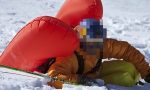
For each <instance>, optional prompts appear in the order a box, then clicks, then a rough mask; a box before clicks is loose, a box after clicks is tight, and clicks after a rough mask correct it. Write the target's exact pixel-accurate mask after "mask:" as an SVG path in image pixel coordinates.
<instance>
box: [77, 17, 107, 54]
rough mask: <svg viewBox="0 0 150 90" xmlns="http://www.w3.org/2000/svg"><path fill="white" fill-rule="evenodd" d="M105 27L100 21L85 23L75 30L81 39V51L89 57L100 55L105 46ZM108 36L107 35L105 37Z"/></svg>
mask: <svg viewBox="0 0 150 90" xmlns="http://www.w3.org/2000/svg"><path fill="white" fill-rule="evenodd" d="M102 29H103V26H102V25H100V23H99V21H90V20H87V21H83V22H81V23H80V25H79V26H77V27H75V28H74V30H76V31H77V32H78V35H79V38H80V49H82V50H83V51H85V52H87V54H89V55H98V54H100V48H102V45H103V38H104V34H103V33H104V32H103V30H102ZM105 36H106V35H105Z"/></svg>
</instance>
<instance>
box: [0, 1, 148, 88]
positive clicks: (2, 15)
mask: <svg viewBox="0 0 150 90" xmlns="http://www.w3.org/2000/svg"><path fill="white" fill-rule="evenodd" d="M102 1H103V6H104V17H103V23H104V27H105V28H107V30H108V37H110V38H115V39H118V40H125V41H128V42H129V43H131V44H132V45H133V46H134V47H136V48H137V49H138V50H140V51H141V52H142V53H143V54H144V55H145V57H146V59H147V61H148V62H150V35H149V34H150V9H149V8H150V0H115V1H114V0H102ZM63 2H64V0H0V7H1V9H0V53H2V52H3V51H4V49H5V48H6V46H7V45H8V44H9V42H10V41H11V40H12V38H13V37H14V36H15V35H16V33H17V32H18V31H19V30H20V29H21V28H22V27H23V26H24V25H26V24H27V23H28V22H29V21H31V20H32V19H34V18H36V17H38V16H43V15H44V16H45V15H48V16H55V14H56V13H57V11H58V9H59V7H60V6H61V5H62V3H63ZM2 70H3V69H2ZM0 81H1V82H0V90H53V89H54V88H52V87H50V86H47V85H46V83H45V79H42V78H38V79H37V78H32V79H31V78H29V77H22V76H20V75H17V76H16V75H10V74H6V73H5V74H4V73H0ZM149 88H150V85H149V84H145V85H144V86H142V87H139V86H135V87H132V88H128V87H121V86H115V85H107V86H102V87H97V86H93V87H88V86H74V85H68V84H64V87H63V89H64V90H70V89H73V90H94V89H96V90H97V89H98V90H149Z"/></svg>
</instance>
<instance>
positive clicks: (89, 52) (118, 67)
mask: <svg viewBox="0 0 150 90" xmlns="http://www.w3.org/2000/svg"><path fill="white" fill-rule="evenodd" d="M100 28H101V29H100ZM74 30H75V31H76V32H77V34H79V37H80V47H79V48H78V49H77V50H76V51H75V53H74V54H73V55H71V56H68V57H57V58H56V59H55V63H53V64H52V65H51V66H50V67H49V70H48V72H47V73H48V75H49V76H50V77H56V78H57V79H60V80H64V81H68V82H72V83H85V82H84V81H86V80H89V79H103V80H104V81H105V83H106V84H116V85H122V86H133V85H135V84H136V83H137V82H138V81H139V78H140V76H141V77H142V78H143V79H145V80H146V81H147V82H150V66H149V63H147V62H146V61H145V58H144V55H143V54H141V53H140V52H139V51H138V50H137V49H136V48H134V47H133V46H131V45H130V44H129V43H128V42H126V41H118V40H115V39H110V38H106V33H105V32H106V30H105V29H103V27H102V25H101V24H100V22H99V21H96V20H94V19H85V20H83V22H82V23H81V24H80V26H77V27H75V28H74ZM109 58H115V60H109ZM102 59H108V60H109V61H103V62H102ZM48 84H49V85H50V86H54V87H55V88H62V84H63V83H62V82H60V81H54V82H49V83H48Z"/></svg>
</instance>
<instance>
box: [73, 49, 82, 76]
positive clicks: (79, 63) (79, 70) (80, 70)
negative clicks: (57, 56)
mask: <svg viewBox="0 0 150 90" xmlns="http://www.w3.org/2000/svg"><path fill="white" fill-rule="evenodd" d="M74 53H75V55H76V57H77V60H78V71H77V72H76V74H83V72H84V59H83V56H82V55H79V54H78V52H76V51H75V52H74Z"/></svg>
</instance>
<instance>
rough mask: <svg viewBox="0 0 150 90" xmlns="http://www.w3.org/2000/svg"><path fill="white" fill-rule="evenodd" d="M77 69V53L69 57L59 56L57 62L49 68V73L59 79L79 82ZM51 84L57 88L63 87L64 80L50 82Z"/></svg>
mask: <svg viewBox="0 0 150 90" xmlns="http://www.w3.org/2000/svg"><path fill="white" fill-rule="evenodd" d="M77 69H78V62H77V60H76V57H75V55H72V56H69V57H58V58H56V62H55V63H54V64H53V65H52V66H51V67H50V68H49V70H48V75H49V76H50V77H57V78H58V79H61V80H64V81H68V82H73V83H76V82H77V74H76V72H77ZM48 84H49V85H51V86H54V87H55V88H57V89H61V88H62V84H63V82H60V81H55V82H49V83H48Z"/></svg>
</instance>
